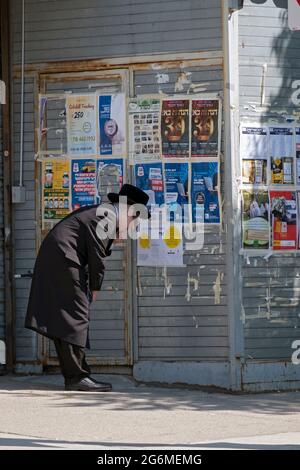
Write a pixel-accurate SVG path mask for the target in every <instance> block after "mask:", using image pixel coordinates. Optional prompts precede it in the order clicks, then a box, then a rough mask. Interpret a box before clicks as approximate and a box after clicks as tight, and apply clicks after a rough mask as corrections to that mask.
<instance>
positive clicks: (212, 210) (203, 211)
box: [191, 162, 220, 224]
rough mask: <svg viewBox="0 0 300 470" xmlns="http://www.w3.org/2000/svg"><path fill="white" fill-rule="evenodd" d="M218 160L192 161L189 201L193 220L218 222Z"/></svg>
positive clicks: (208, 222) (209, 222) (207, 222)
mask: <svg viewBox="0 0 300 470" xmlns="http://www.w3.org/2000/svg"><path fill="white" fill-rule="evenodd" d="M218 173H219V163H218V162H199V163H192V184H191V202H192V213H193V219H192V220H193V222H204V223H206V224H219V223H220V202H219V192H218V179H219V178H218Z"/></svg>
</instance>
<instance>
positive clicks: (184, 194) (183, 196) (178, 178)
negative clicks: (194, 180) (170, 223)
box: [165, 162, 189, 222]
mask: <svg viewBox="0 0 300 470" xmlns="http://www.w3.org/2000/svg"><path fill="white" fill-rule="evenodd" d="M165 183H166V192H165V193H166V200H165V202H166V204H167V207H168V210H169V213H170V217H171V220H174V218H175V220H176V219H178V220H179V218H180V221H181V220H183V221H184V222H188V221H189V208H188V203H189V165H188V163H186V162H182V163H181V162H170V163H169V162H167V163H166V164H165Z"/></svg>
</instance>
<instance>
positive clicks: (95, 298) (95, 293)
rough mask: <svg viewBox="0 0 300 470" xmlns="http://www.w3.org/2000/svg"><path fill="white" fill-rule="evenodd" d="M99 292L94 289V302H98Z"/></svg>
mask: <svg viewBox="0 0 300 470" xmlns="http://www.w3.org/2000/svg"><path fill="white" fill-rule="evenodd" d="M97 292H98V291H97V290H93V297H92V299H93V302H96V300H97Z"/></svg>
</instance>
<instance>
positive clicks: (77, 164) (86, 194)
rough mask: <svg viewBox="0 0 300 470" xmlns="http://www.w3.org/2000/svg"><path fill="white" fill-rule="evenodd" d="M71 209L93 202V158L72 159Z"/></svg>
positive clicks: (94, 174)
mask: <svg viewBox="0 0 300 470" xmlns="http://www.w3.org/2000/svg"><path fill="white" fill-rule="evenodd" d="M71 168H72V210H76V209H79V208H80V207H83V206H90V205H92V204H95V193H96V162H95V160H88V159H84V160H72V161H71Z"/></svg>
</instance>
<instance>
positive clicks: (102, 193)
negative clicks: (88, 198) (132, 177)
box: [96, 158, 125, 201]
mask: <svg viewBox="0 0 300 470" xmlns="http://www.w3.org/2000/svg"><path fill="white" fill-rule="evenodd" d="M124 178H125V175H124V160H123V159H122V158H103V159H101V158H100V159H97V166H96V196H97V198H98V199H97V201H101V200H105V199H106V196H107V194H108V193H118V192H119V191H120V188H121V186H122V184H123V183H124Z"/></svg>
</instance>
